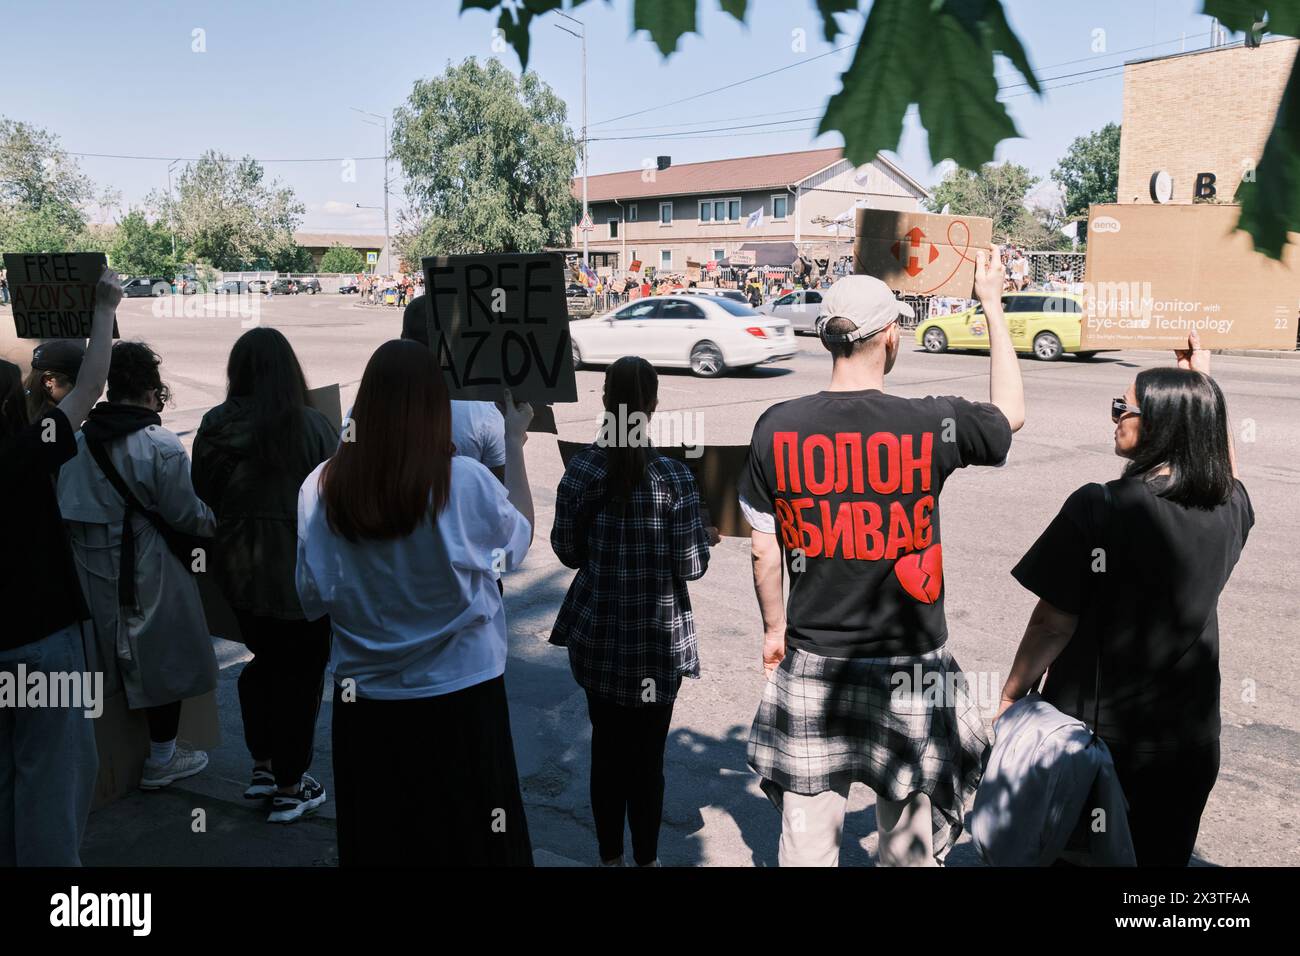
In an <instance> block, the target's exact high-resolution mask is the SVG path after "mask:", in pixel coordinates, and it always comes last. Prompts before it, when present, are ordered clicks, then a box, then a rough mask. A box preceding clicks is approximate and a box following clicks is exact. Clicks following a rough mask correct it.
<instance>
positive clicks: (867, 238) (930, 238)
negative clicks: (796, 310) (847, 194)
mask: <svg viewBox="0 0 1300 956" xmlns="http://www.w3.org/2000/svg"><path fill="white" fill-rule="evenodd" d="M992 242H993V220H991V219H985V218H984V217H982V216H943V215H938V214H936V213H923V212H902V211H900V210H897V209H859V210H857V236H856V238H855V239H854V240H853V271H854V272H855V273H857V274H859V275H869V276H875V277H876V278H877V279H879V280H880V281H882V282H884V283H885V285H887V286H889V288H890V289H892V290H893V291H895V292H901V293H903V294H905V295H944V296H957V297H960V298H964V299H969V298H971V297H972V296H973V295H974V288H975V254H976V253H977V252H978V251H979V250H981V249H988V248H989V246H990V245H991V244H992Z"/></svg>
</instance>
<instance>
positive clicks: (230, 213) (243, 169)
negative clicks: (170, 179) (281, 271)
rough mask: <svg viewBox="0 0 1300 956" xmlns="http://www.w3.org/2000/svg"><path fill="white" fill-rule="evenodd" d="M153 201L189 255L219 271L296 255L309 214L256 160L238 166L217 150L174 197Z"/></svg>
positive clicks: (192, 169)
mask: <svg viewBox="0 0 1300 956" xmlns="http://www.w3.org/2000/svg"><path fill="white" fill-rule="evenodd" d="M150 201H151V203H152V204H153V206H154V208H155V209H156V210H157V211H158V212H159V214H160V218H161V219H163V220H164V221H166V222H167V223H168V224H169V225H170V226H171V228H173V229H175V230H176V234H177V237H178V238H179V239H180V240H181V241H182V242H183V243H184V245H185V249H186V253H187V255H188V256H189V257H191V258H194V259H197V260H202V261H204V262H208V263H211V264H212V265H213V266H215V267H216V268H218V269H240V268H244V267H246V266H248V265H249V264H251V263H254V262H256V261H258V260H265V261H273V260H276V259H278V258H280V257H281V256H284V255H292V251H293V249H294V248H295V246H294V241H293V230H294V229H296V228H297V227H298V224H299V223H300V222H301V221H302V215H303V213H304V211H305V209H304V207H303V205H302V203H300V202H298V200H297V199H296V198H295V197H294V194H293V190H292V189H290V188H289V187H287V186H281V185H280V184H279V183H278V182H275V181H270V182H268V181H267V180H266V174H265V172H264V171H263V169H262V165H261V164H260V163H258V162H257V161H256V160H254V159H253V158H252V157H247V156H246V157H244V158H243V159H240V160H233V159H231V158H229V157H228V156H226V155H225V154H223V153H220V152H217V151H216V150H209V151H207V152H205V153H204V154H203V155H202V156H201V157H199V160H198V161H197V162H196V163H192V164H190V165H187V166H186V167H185V170H184V171H183V172H182V173H181V176H180V180H179V182H178V183H177V186H176V193H175V195H166V194H160V193H154V194H153V195H152V196H151V197H150Z"/></svg>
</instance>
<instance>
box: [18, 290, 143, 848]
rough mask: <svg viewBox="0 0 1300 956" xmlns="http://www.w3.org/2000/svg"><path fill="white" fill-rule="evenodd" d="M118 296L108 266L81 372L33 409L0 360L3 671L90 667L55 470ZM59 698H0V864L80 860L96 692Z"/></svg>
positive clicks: (104, 361)
mask: <svg viewBox="0 0 1300 956" xmlns="http://www.w3.org/2000/svg"><path fill="white" fill-rule="evenodd" d="M121 299H122V284H121V281H120V280H119V279H118V277H117V275H116V273H113V272H110V271H109V270H107V269H105V270H104V272H103V274H102V275H101V276H100V279H99V284H98V285H97V286H96V288H95V310H94V317H93V319H92V323H91V332H90V345H89V347H88V348H87V349H86V353H85V358H84V359H83V361H82V363H81V372H80V376H79V378H78V380H77V384H76V385H75V386H74V387H73V388H72V389H71V390H70V391H68V392H67V394H65V395H64V396H63V397H62V400H61V401H60V402H59V403H58V404H57V405H55V406H53V407H52V408H50V409H48V410H46V411H44V412H43V413H42V415H41V417H40V418H39V419H37V420H36V421H34V422H32V423H30V424H28V422H27V416H26V409H25V407H24V406H25V403H24V398H23V391H22V387H21V385H20V381H19V372H18V369H17V367H16V366H14V365H11V364H9V363H7V362H2V363H0V528H3V529H4V535H3V537H0V607H3V608H4V626H3V627H0V671H6V672H8V673H9V674H11V675H12V674H15V673H17V671H18V668H19V667H23V668H25V669H26V673H27V677H28V680H31V679H32V678H33V677H34V676H35V675H36V674H38V673H39V674H42V675H43V676H44V677H45V679H46V681H47V682H49V683H50V684H51V685H53V683H54V680H53V678H51V677H49V675H50V674H53V673H64V674H68V673H71V674H81V673H85V672H86V671H87V670H88V668H87V665H86V654H85V646H84V644H83V639H84V635H83V633H82V629H81V628H82V622H84V621H85V620H86V619H87V618H88V617H89V613H88V611H87V609H86V602H85V598H84V596H83V595H82V593H81V585H80V584H79V582H78V580H77V571H76V567H75V566H74V564H73V559H72V551H71V549H70V548H69V546H68V538H67V535H66V533H65V532H64V530H63V519H62V516H61V515H60V514H59V502H58V499H57V497H56V496H55V493H54V482H53V480H52V479H53V478H54V477H55V476H57V475H58V473H59V468H60V467H61V466H62V465H63V464H64V463H65V462H67V461H69V460H71V459H73V458H75V457H76V455H77V440H76V430H77V429H78V428H80V427H81V423H82V422H83V421H84V420H85V418H86V414H87V413H88V412H89V411H90V407H91V405H93V404H94V403H95V399H96V398H98V397H99V393H100V392H101V391H102V390H103V388H104V382H105V380H106V379H107V378H108V357H109V350H110V348H111V347H112V344H113V317H114V313H115V312H116V311H117V304H118V302H120V301H121ZM24 683H25V682H24ZM24 690H25V687H24ZM59 703H60V704H61V706H45V707H0V866H79V865H80V863H81V857H80V847H81V834H82V831H83V830H84V828H85V825H86V817H87V815H88V814H89V813H90V801H91V797H92V795H93V794H94V790H95V774H96V772H97V771H98V768H99V759H98V757H97V755H96V751H95V731H94V721H93V720H91V719H88V717H89V715H91V714H93V712H94V709H95V702H92V701H89V700H83V701H82V706H68V704H69V703H71V702H69V701H60V702H59ZM98 703H99V704H100V705H101V706H102V699H101V700H99V702H98Z"/></svg>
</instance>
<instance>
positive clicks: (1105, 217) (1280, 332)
mask: <svg viewBox="0 0 1300 956" xmlns="http://www.w3.org/2000/svg"><path fill="white" fill-rule="evenodd" d="M1240 212H1241V210H1240V207H1238V206H1233V205H1227V204H1223V205H1220V204H1217V203H1196V204H1192V205H1168V204H1166V205H1158V204H1151V205H1147V204H1137V203H1134V204H1131V205H1118V204H1114V205H1098V206H1093V207H1091V209H1090V210H1089V219H1088V258H1087V270H1086V282H1085V283H1084V295H1083V299H1084V302H1083V313H1084V314H1083V348H1084V349H1094V348H1095V349H1104V348H1112V349H1114V348H1139V349H1173V348H1186V347H1187V336H1188V335H1189V334H1190V333H1191V332H1192V331H1193V330H1195V331H1196V332H1198V333H1199V334H1200V337H1201V345H1202V346H1204V347H1205V348H1207V349H1223V348H1259V349H1288V350H1289V349H1294V348H1295V347H1296V319H1297V316H1298V315H1300V248H1298V247H1297V245H1296V241H1297V240H1300V236H1295V235H1293V236H1292V237H1291V240H1292V241H1291V242H1290V243H1288V244H1287V246H1286V248H1285V250H1284V251H1283V257H1282V260H1281V261H1278V260H1275V259H1270V258H1268V257H1267V256H1265V255H1262V254H1260V253H1257V252H1255V251H1254V249H1253V248H1252V246H1251V242H1250V239H1249V237H1248V236H1247V235H1246V234H1245V233H1243V232H1237V231H1236V226H1237V218H1238V216H1239V214H1240Z"/></svg>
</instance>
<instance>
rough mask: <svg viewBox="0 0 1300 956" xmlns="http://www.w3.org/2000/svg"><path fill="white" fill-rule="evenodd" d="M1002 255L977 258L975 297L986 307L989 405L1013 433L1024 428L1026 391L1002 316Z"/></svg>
mask: <svg viewBox="0 0 1300 956" xmlns="http://www.w3.org/2000/svg"><path fill="white" fill-rule="evenodd" d="M1005 279H1006V277H1005V276H1004V275H1003V271H1002V253H1001V251H1000V250H999V249H998V247H997V246H994V247H992V248H991V249H989V250H988V251H987V252H985V251H983V250H981V251H979V252H977V253H976V254H975V295H976V297H977V298H978V299H979V300H980V304H981V305H982V306H984V317H985V319H986V320H987V322H988V330H989V401H990V402H991V403H992V404H994V405H996V406H997V407H998V408H999V409H1001V411H1002V414H1003V415H1005V416H1006V417H1007V422H1008V423H1009V424H1010V425H1011V430H1012V431H1013V432H1017V431H1020V429H1021V427H1023V426H1024V424H1025V387H1024V385H1023V384H1022V382H1021V381H1020V360H1019V359H1017V358H1016V350H1015V346H1013V345H1012V344H1011V332H1010V330H1009V329H1008V328H1007V320H1006V317H1005V316H1004V315H1003V314H1002V286H1003V284H1004V283H1005Z"/></svg>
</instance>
